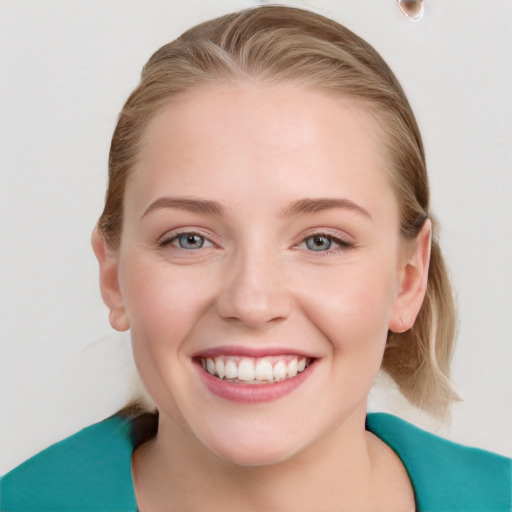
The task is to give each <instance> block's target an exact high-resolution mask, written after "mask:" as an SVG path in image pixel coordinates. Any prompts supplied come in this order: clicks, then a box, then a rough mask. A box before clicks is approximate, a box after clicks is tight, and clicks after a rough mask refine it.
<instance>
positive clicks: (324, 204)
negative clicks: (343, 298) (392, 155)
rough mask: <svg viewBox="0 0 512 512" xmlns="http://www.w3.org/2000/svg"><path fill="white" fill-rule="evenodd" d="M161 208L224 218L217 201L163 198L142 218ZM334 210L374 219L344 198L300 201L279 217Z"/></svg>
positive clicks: (146, 211)
mask: <svg viewBox="0 0 512 512" xmlns="http://www.w3.org/2000/svg"><path fill="white" fill-rule="evenodd" d="M161 208H178V209H181V210H187V211H190V212H194V213H206V214H213V215H218V216H222V215H223V214H224V208H223V207H222V205H221V204H220V203H218V202H217V201H211V200H208V199H199V198H192V197H161V198H160V199H157V200H156V201H154V202H153V203H151V204H150V205H149V206H148V207H147V208H146V210H145V211H144V213H143V214H142V217H141V218H143V217H145V216H146V215H147V214H148V213H150V212H152V211H154V210H158V209H161ZM333 208H342V209H345V210H351V211H355V212H358V213H360V214H362V215H363V216H365V217H367V218H369V219H371V218H372V217H371V215H370V213H369V212H368V210H366V209H365V208H363V207H362V206H360V205H358V204H357V203H354V201H351V200H350V199H346V198H343V197H320V198H316V199H299V200H297V201H294V202H293V203H291V204H290V205H289V206H287V207H286V208H284V209H283V210H281V211H280V212H279V214H278V217H281V218H283V217H293V216H295V215H300V214H306V213H317V212H321V211H324V210H330V209H333Z"/></svg>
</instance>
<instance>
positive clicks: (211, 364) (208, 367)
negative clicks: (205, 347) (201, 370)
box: [206, 358, 215, 375]
mask: <svg viewBox="0 0 512 512" xmlns="http://www.w3.org/2000/svg"><path fill="white" fill-rule="evenodd" d="M206 370H207V371H208V373H211V374H212V375H215V361H214V360H213V359H210V358H208V359H207V360H206Z"/></svg>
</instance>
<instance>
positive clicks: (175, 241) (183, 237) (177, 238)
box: [158, 233, 214, 251]
mask: <svg viewBox="0 0 512 512" xmlns="http://www.w3.org/2000/svg"><path fill="white" fill-rule="evenodd" d="M158 245H159V246H160V247H166V246H169V245H170V246H173V247H176V248H177V249H185V250H187V251H193V250H197V249H202V248H205V247H214V244H213V243H212V242H210V240H208V239H207V238H205V237H204V236H201V235H199V234H197V233H177V234H176V235H174V236H171V237H170V238H166V239H164V240H162V241H161V242H159V243H158Z"/></svg>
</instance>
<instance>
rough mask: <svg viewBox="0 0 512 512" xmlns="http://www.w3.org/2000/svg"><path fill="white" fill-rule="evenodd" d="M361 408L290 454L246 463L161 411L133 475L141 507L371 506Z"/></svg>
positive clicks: (138, 453) (368, 454)
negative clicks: (225, 455) (232, 459)
mask: <svg viewBox="0 0 512 512" xmlns="http://www.w3.org/2000/svg"><path fill="white" fill-rule="evenodd" d="M365 415H366V411H365V409H364V410H358V411H356V412H355V413H354V414H353V415H352V416H350V417H349V418H347V419H346V420H345V421H344V422H343V424H342V425H341V426H339V427H338V428H337V429H336V430H335V431H333V432H330V433H329V434H327V435H326V436H324V437H323V438H322V439H320V440H319V441H316V442H315V443H314V444H312V445H310V446H308V447H307V448H306V449H304V450H302V451H301V452H300V453H298V454H294V455H293V456H291V457H290V458H288V459H286V460H284V461H281V462H278V463H275V464H270V465H265V466H257V467H246V466H240V465H236V464H233V463H231V462H229V461H225V460H223V459H221V458H219V457H218V456H217V455H215V454H214V453H212V452H211V451H210V450H208V449H207V448H206V447H204V446H203V445H202V444H201V443H199V441H198V440H197V439H196V438H195V437H194V436H193V435H192V434H190V433H185V432H184V431H183V430H181V429H180V428H179V427H177V426H176V425H175V424H174V423H173V422H172V421H171V420H170V419H169V418H166V417H165V416H163V415H161V416H160V420H159V430H158V434H157V436H156V438H155V439H153V440H151V441H149V442H147V443H145V444H144V445H142V446H141V447H139V448H138V449H137V450H136V451H135V453H134V457H133V475H134V483H135V489H136V495H137V501H138V504H139V507H140V509H141V510H144V511H146V510H147V511H150V510H152V509H154V510H183V509H186V510H198V511H199V510H204V508H205V504H208V509H209V510H210V511H212V512H213V511H217V510H219V511H221V510H222V511H223V512H226V511H230V510H237V511H238V510H240V503H243V509H244V510H247V511H251V510H266V511H279V512H285V511H288V510H289V511H292V510H293V511H297V510H326V509H328V510H332V509H337V510H369V509H370V503H369V497H370V496H371V492H370V491H371V489H370V488H371V484H372V476H373V468H372V457H371V450H370V446H369V442H368V433H367V432H365V429H364V421H365Z"/></svg>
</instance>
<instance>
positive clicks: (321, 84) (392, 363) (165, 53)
mask: <svg viewBox="0 0 512 512" xmlns="http://www.w3.org/2000/svg"><path fill="white" fill-rule="evenodd" d="M219 80H231V81H238V82H244V81H257V82H258V83H262V84H274V83H280V82H298V83H301V84H304V85H306V86H308V87H311V88H313V89H317V90H322V91H327V92H330V93H331V94H335V95H338V96H342V97H346V98H350V99H352V100H355V101H358V102H359V103H360V104H362V105H364V106H366V107H367V108H368V110H369V111H370V112H372V113H374V115H375V116H376V118H377V119H378V121H379V124H380V126H381V128H382V130H383V132H384V134H385V137H384V139H385V140H384V143H385V145H386V149H387V153H388V155H389V161H388V162H387V171H388V173H389V176H390V181H391V184H392V187H393V189H394V191H395V194H396V197H397V200H398V204H399V208H400V222H401V225H400V230H401V234H402V236H403V237H404V238H408V239H411V238H414V237H416V235H417V234H418V231H419V229H420V228H421V226H422V224H423V222H424V221H425V219H426V218H432V216H431V214H430V211H429V202H430V199H429V185H428V178H427V172H426V164H425V153H424V149H423V143H422V140H421V135H420V132H419V129H418V126H417V123H416V120H415V117H414V114H413V112H412V110H411V107H410V105H409V103H408V101H407V98H406V96H405V94H404V92H403V90H402V88H401V86H400V84H399V83H398V80H397V79H396V77H395V76H394V74H393V72H392V71H391V70H390V68H389V67H388V65H387V64H386V63H385V62H384V60H383V59H382V58H381V57H380V55H379V54H378V53H377V52H376V51H375V50H374V49H373V48H372V47H371V46H370V45H369V44H368V43H366V42H365V41H364V40H363V39H361V38H360V37H358V36H357V35H355V34H354V33H352V32H351V31H350V30H348V29H347V28H345V27H343V26H342V25H340V24H338V23H336V22H334V21H332V20H330V19H328V18H325V17H323V16H320V15H318V14H314V13H312V12H309V11H305V10H301V9H296V8H290V7H282V6H281V7H280V6H265V7H260V8H255V9H248V10H244V11H241V12H238V13H234V14H230V15H226V16H223V17H220V18H217V19H214V20H211V21H208V22H205V23H202V24H200V25H198V26H196V27H194V28H192V29H190V30H188V31H187V32H185V33H184V34H183V35H182V36H181V37H179V38H178V39H177V40H176V41H173V42H171V43H169V44H167V45H165V46H163V47H162V48H160V49H159V50H158V51H157V52H156V53H155V54H154V55H153V56H152V57H151V58H150V59H149V61H148V62H147V64H146V65H145V66H144V68H143V71H142V74H141V81H140V84H139V85H138V87H137V88H136V89H135V90H134V92H133V93H132V94H131V95H130V97H129V98H128V100H127V102H126V104H125V105H124V107H123V109H122V111H121V113H120V115H119V119H118V123H117V126H116V128H115V131H114V135H113V138H112V144H111V149H110V157H109V185H108V190H107V195H106V203H105V209H104V211H103V214H102V215H101V217H100V219H99V222H98V227H99V229H100V232H101V233H102V235H103V237H104V238H105V240H106V241H107V243H108V244H109V245H110V246H111V247H112V248H113V249H117V248H118V246H119V241H120V237H121V228H122V219H123V198H124V189H125V185H126V180H127V178H128V176H129V174H130V172H131V170H132V169H133V168H134V164H135V162H136V159H137V155H138V152H139V147H140V144H141V141H142V139H143V135H144V131H145V128H146V127H147V125H148V123H149V122H150V121H151V119H153V117H154V116H155V114H156V113H157V112H158V111H159V110H160V109H161V108H162V106H164V105H165V104H168V103H169V102H171V101H173V100H176V99H177V98H178V97H179V96H180V95H182V94H183V93H185V92H187V91H189V90H191V89H192V88H197V87H201V86H208V85H215V83H218V82H219ZM432 221H433V219H432ZM435 233H436V231H435V232H434V237H433V240H432V254H431V260H430V270H429V279H428V288H427V292H426V297H425V300H424V303H423V305H422V308H421V310H420V313H419V315H418V318H417V320H416V322H415V324H414V326H413V327H412V328H411V329H410V330H408V331H406V332H404V333H391V332H390V333H389V335H388V342H387V347H386V350H385V353H384V359H383V363H382V368H383V369H384V370H385V371H386V372H387V373H388V374H389V375H391V377H392V378H393V379H394V380H395V381H396V383H397V384H398V386H399V388H400V390H401V391H402V393H403V394H404V395H405V396H406V397H407V398H408V399H409V401H410V402H412V403H413V404H415V405H417V406H419V407H421V408H423V409H425V410H428V411H430V412H433V413H436V414H439V413H440V414H442V413H444V412H446V411H447V408H448V405H449V403H450V401H451V400H452V399H453V398H455V397H456V395H455V394H454V392H453V391H452V388H451V386H450V383H449V369H450V360H451V356H452V352H453V342H454V337H455V317H456V314H455V305H454V299H453V293H452V290H451V286H450V282H449V279H448V275H447V271H446V268H445V265H444V262H443V258H442V254H441V251H440V249H439V245H438V241H437V235H436V234H435Z"/></svg>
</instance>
